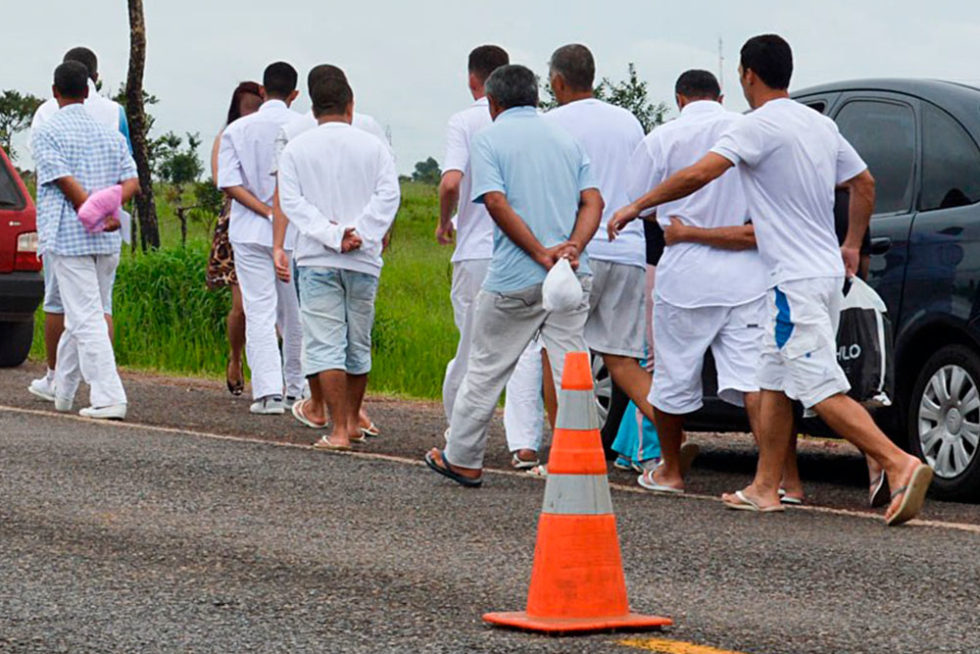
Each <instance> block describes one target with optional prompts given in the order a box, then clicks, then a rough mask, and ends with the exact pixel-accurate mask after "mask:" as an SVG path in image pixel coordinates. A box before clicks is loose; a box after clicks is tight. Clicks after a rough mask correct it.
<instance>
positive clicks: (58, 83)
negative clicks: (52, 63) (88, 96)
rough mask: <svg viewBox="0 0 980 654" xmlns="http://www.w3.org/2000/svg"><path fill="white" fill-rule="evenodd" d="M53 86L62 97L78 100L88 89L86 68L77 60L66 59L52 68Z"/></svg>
mask: <svg viewBox="0 0 980 654" xmlns="http://www.w3.org/2000/svg"><path fill="white" fill-rule="evenodd" d="M54 87H55V88H56V89H57V90H58V93H59V94H60V95H61V97H63V98H67V99H69V100H79V99H81V98H84V97H85V91H86V90H88V68H86V67H85V64H83V63H80V62H77V61H66V62H64V63H62V64H58V67H57V68H55V69H54Z"/></svg>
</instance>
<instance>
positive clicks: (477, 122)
mask: <svg viewBox="0 0 980 654" xmlns="http://www.w3.org/2000/svg"><path fill="white" fill-rule="evenodd" d="M491 124H493V119H492V118H490V110H489V109H488V108H487V106H486V105H480V104H475V103H474V104H471V105H470V106H468V107H466V108H465V109H461V110H460V111H457V112H456V113H454V114H453V115H452V116H450V117H449V126H450V127H456V128H459V129H461V130H463V131H465V132H468V133H470V134H475V133H476V132H479V131H482V130H483V129H485V128H486V127H489V126H490V125H491Z"/></svg>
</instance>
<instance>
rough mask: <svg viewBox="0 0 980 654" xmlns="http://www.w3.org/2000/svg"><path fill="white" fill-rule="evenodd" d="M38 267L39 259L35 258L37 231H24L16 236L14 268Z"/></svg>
mask: <svg viewBox="0 0 980 654" xmlns="http://www.w3.org/2000/svg"><path fill="white" fill-rule="evenodd" d="M40 269H41V260H40V259H38V258H37V232H25V233H23V234H21V235H20V236H18V237H17V252H16V253H15V254H14V270H40Z"/></svg>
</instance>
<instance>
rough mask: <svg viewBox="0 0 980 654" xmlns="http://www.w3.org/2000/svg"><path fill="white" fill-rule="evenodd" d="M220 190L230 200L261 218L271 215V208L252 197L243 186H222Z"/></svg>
mask: <svg viewBox="0 0 980 654" xmlns="http://www.w3.org/2000/svg"><path fill="white" fill-rule="evenodd" d="M221 190H222V191H224V192H225V193H227V194H228V197H230V198H231V199H232V200H234V201H235V202H237V203H238V204H240V205H242V206H244V207H245V208H246V209H248V210H249V211H251V212H253V213H257V214H258V215H260V216H262V217H263V218H266V219H268V218H269V217H270V216H271V215H272V207H270V206H269V205H267V204H266V203H265V202H263V201H262V200H260V199H258V198H257V197H255V196H254V195H252V192H251V191H249V190H248V189H247V188H245V187H244V186H224V187H222V188H221Z"/></svg>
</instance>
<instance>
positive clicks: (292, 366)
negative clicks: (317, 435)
mask: <svg viewBox="0 0 980 654" xmlns="http://www.w3.org/2000/svg"><path fill="white" fill-rule="evenodd" d="M232 250H234V253H235V272H236V273H237V274H238V286H239V288H240V289H241V291H242V306H243V307H244V309H245V356H246V357H247V359H248V367H249V368H251V370H252V397H253V398H255V399H259V398H262V397H266V396H268V395H282V394H283V380H284V379H285V388H286V395H290V396H293V397H299V396H300V395H302V394H303V381H304V380H303V367H302V351H303V332H302V329H301V328H300V322H299V301H298V299H297V297H296V286H295V285H293V283H292V282H283V281H280V280H279V278H277V277H276V270H275V266H274V265H273V261H272V248H271V247H268V246H265V245H259V244H258V243H232ZM276 325H279V331H280V333H281V334H282V354H281V355H280V353H279V341H278V339H277V338H276ZM284 359H285V363H284V361H283V360H284Z"/></svg>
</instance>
